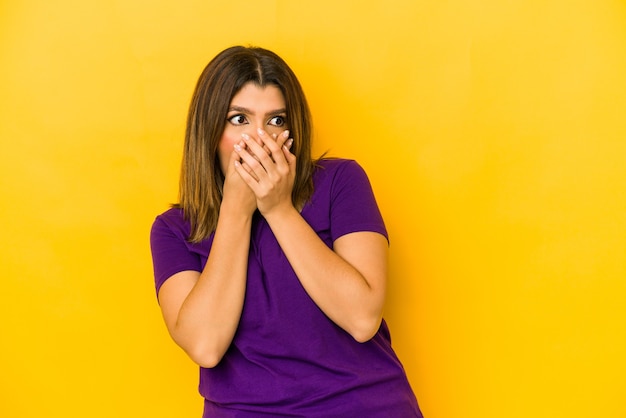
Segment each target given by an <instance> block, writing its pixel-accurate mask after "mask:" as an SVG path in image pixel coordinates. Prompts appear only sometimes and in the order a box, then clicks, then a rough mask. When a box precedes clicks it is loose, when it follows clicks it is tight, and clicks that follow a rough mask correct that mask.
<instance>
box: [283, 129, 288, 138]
mask: <svg viewBox="0 0 626 418" xmlns="http://www.w3.org/2000/svg"><path fill="white" fill-rule="evenodd" d="M283 138H289V130H287V131H285V132H283Z"/></svg>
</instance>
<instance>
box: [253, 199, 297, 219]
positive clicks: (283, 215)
mask: <svg viewBox="0 0 626 418" xmlns="http://www.w3.org/2000/svg"><path fill="white" fill-rule="evenodd" d="M261 214H262V215H263V217H264V218H265V220H266V221H267V223H268V224H270V225H271V224H273V223H275V222H281V221H284V220H288V219H289V218H290V217H292V216H294V215H298V211H297V210H296V208H295V207H294V206H293V204H291V201H290V202H289V203H285V204H284V205H280V206H275V207H273V208H272V209H271V210H269V211H266V212H261Z"/></svg>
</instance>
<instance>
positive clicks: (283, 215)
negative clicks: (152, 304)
mask: <svg viewBox="0 0 626 418" xmlns="http://www.w3.org/2000/svg"><path fill="white" fill-rule="evenodd" d="M284 109H285V100H284V97H283V95H282V93H281V92H280V90H279V89H278V88H277V87H275V86H266V87H264V88H260V87H259V86H257V85H255V84H253V83H248V84H246V85H245V86H244V87H243V88H242V89H241V90H240V91H239V92H238V93H237V94H236V95H235V96H234V97H233V99H232V101H231V106H230V111H229V113H228V123H227V124H226V128H225V129H224V133H223V135H222V138H221V140H220V144H219V149H218V155H219V160H220V165H221V168H222V171H223V172H224V173H225V182H224V196H223V199H222V206H221V207H220V216H219V220H218V223H217V228H216V230H215V237H214V241H213V246H212V249H211V252H210V254H209V258H208V260H207V264H206V266H205V268H204V270H203V271H202V272H201V273H199V272H195V271H183V272H180V273H177V274H175V275H173V276H172V277H171V278H169V279H168V280H167V281H166V282H165V283H164V284H163V286H162V287H161V289H160V292H159V301H160V306H161V310H162V313H163V317H164V319H165V323H166V326H167V328H168V331H169V332H170V335H171V336H172V338H173V339H174V341H175V342H176V343H177V344H178V345H180V346H181V347H182V348H183V349H184V350H185V351H186V352H187V354H188V355H189V356H190V357H191V359H192V360H194V361H195V362H196V363H198V364H199V365H200V366H203V367H214V366H215V365H217V364H218V363H219V361H220V360H221V358H222V356H223V355H224V353H225V352H226V350H227V349H228V347H229V345H230V343H231V342H232V339H233V336H234V334H235V331H236V330H237V325H238V323H239V319H240V317H241V311H242V308H243V301H244V294H245V286H246V272H247V264H248V251H249V243H250V229H251V225H252V215H253V213H254V211H255V210H256V209H258V210H259V212H260V213H261V215H263V217H264V218H265V219H266V221H267V222H268V224H269V226H270V228H271V229H272V231H273V233H274V235H275V236H276V238H277V240H278V243H279V244H280V246H281V248H282V249H283V251H284V253H285V255H286V257H287V259H288V260H289V262H290V264H291V266H292V267H293V269H294V271H295V272H296V275H297V276H298V279H299V280H300V282H301V284H302V286H303V287H304V289H305V290H306V291H307V293H308V294H309V296H310V297H311V298H312V299H313V301H314V302H315V303H316V304H317V305H318V306H319V307H320V309H321V310H322V311H323V312H324V313H325V314H326V315H327V316H328V317H329V318H330V319H331V320H332V321H334V322H335V323H336V324H337V325H339V326H340V327H341V328H343V329H344V330H345V331H346V332H348V333H350V335H352V337H353V338H354V339H355V340H356V341H359V342H365V341H368V340H369V339H371V338H372V337H373V336H374V335H375V333H376V332H377V331H378V328H379V327H380V323H381V320H382V310H383V303H384V298H385V286H386V276H387V240H386V239H385V237H383V236H382V235H380V234H378V233H373V232H355V233H351V234H347V235H344V236H342V237H340V238H338V239H337V240H336V241H335V242H334V244H333V248H332V249H331V248H328V247H327V246H326V244H324V242H323V241H322V240H321V239H320V238H319V237H318V236H317V234H316V233H315V231H314V230H313V229H312V228H311V227H310V226H309V224H308V223H307V222H306V221H305V220H304V218H302V216H301V215H300V212H299V210H298V209H297V208H295V207H294V205H293V203H292V199H291V191H292V188H293V183H294V178H295V169H296V157H295V156H294V155H293V154H291V153H290V152H289V147H290V146H291V143H292V139H291V138H289V134H288V131H286V128H287V121H286V120H285V112H284Z"/></svg>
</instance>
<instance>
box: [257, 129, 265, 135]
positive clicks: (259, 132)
mask: <svg viewBox="0 0 626 418" xmlns="http://www.w3.org/2000/svg"><path fill="white" fill-rule="evenodd" d="M256 131H257V132H258V134H259V135H261V136H263V135H265V131H264V130H263V129H261V128H257V129H256Z"/></svg>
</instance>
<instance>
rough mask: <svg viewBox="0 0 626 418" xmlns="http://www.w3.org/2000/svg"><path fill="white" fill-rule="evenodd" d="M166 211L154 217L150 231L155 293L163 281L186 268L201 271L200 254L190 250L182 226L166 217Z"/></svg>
mask: <svg viewBox="0 0 626 418" xmlns="http://www.w3.org/2000/svg"><path fill="white" fill-rule="evenodd" d="M167 215H168V212H166V213H165V214H163V215H160V216H158V217H157V218H156V220H155V221H154V223H153V224H152V229H151V231H150V249H151V251H152V265H153V268H154V284H155V287H156V292H157V295H158V293H159V290H160V289H161V286H162V285H163V283H165V281H166V280H167V279H168V278H170V277H171V276H172V275H174V274H176V273H180V272H181V271H186V270H195V271H202V263H201V259H200V256H199V255H198V254H197V253H194V252H192V251H191V250H190V248H189V245H188V243H187V241H186V239H185V231H184V229H183V228H180V227H177V225H176V222H172V220H171V219H169V218H168V216H167Z"/></svg>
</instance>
